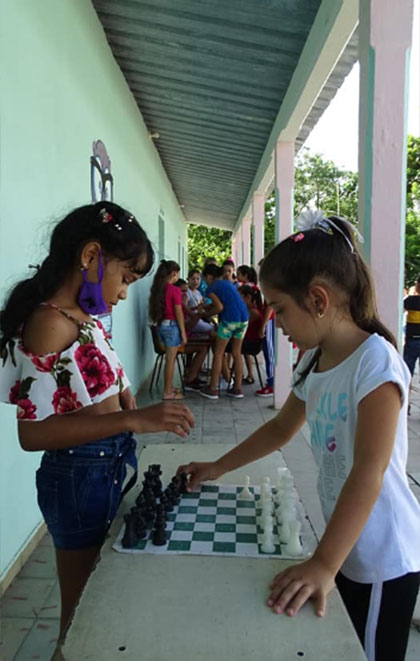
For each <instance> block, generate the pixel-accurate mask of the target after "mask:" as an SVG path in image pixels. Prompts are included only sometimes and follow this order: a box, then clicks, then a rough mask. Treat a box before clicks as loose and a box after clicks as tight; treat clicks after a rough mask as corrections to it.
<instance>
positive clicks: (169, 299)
mask: <svg viewBox="0 0 420 661" xmlns="http://www.w3.org/2000/svg"><path fill="white" fill-rule="evenodd" d="M179 271H180V267H179V264H177V263H176V262H173V261H167V260H166V259H162V261H161V262H160V264H159V267H158V269H157V271H156V273H155V277H154V280H153V284H152V287H151V290H150V300H149V314H150V318H151V320H152V321H153V322H154V323H155V324H157V332H158V335H159V339H160V341H161V342H162V344H163V346H164V347H165V371H164V385H163V395H162V399H164V400H168V399H183V398H184V396H183V394H182V393H180V392H179V391H177V390H175V389H174V387H173V378H174V367H175V360H176V356H177V353H178V350H179V348H180V346H182V345H183V344H186V343H187V334H186V332H185V323H184V313H183V311H182V293H181V290H180V289H179V288H178V287H175V285H174V283H175V282H176V281H177V280H178V278H179Z"/></svg>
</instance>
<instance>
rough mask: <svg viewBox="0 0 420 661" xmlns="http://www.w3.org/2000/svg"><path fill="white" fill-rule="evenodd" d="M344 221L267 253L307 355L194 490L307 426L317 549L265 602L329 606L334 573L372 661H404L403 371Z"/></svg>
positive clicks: (413, 576)
mask: <svg viewBox="0 0 420 661" xmlns="http://www.w3.org/2000/svg"><path fill="white" fill-rule="evenodd" d="M349 226H350V224H349V223H348V224H347V222H346V221H344V220H342V219H339V218H335V217H331V218H327V219H326V218H323V217H322V215H320V214H319V213H318V214H317V215H316V216H315V219H313V221H312V222H311V224H310V225H309V228H308V229H306V231H300V232H298V233H297V234H294V235H292V236H291V237H289V238H287V239H285V240H284V241H282V242H281V243H280V244H279V245H278V246H276V247H275V248H274V249H273V250H272V251H271V253H270V254H269V255H268V256H267V257H266V259H265V260H264V263H263V265H262V269H261V281H262V283H263V291H264V295H265V298H266V300H267V302H268V303H269V304H270V305H272V306H273V308H274V311H275V313H276V321H277V326H278V327H279V328H280V329H281V330H282V332H283V334H284V335H286V336H288V339H289V341H292V340H294V341H295V342H296V343H297V345H298V346H299V348H300V349H302V350H303V351H305V352H306V353H305V354H304V356H303V358H302V359H301V361H300V363H299V365H298V367H297V369H296V371H295V372H294V376H293V384H292V385H293V391H292V392H291V393H290V395H289V397H288V399H287V400H286V402H285V404H284V405H283V408H282V409H281V411H280V412H279V413H278V414H277V416H276V417H275V418H274V419H273V420H271V421H270V422H268V423H266V424H265V425H263V426H262V427H260V429H258V430H257V431H256V432H255V433H254V434H252V435H251V436H250V437H249V438H248V439H246V440H245V441H244V442H243V443H242V444H241V445H239V446H237V447H236V448H235V449H234V450H232V451H231V452H229V453H228V454H226V455H225V456H223V457H221V458H220V459H219V460H218V461H215V462H213V463H191V464H188V465H187V466H184V467H183V470H186V471H187V472H188V473H189V474H190V487H191V489H193V488H194V487H195V486H196V485H197V484H198V483H199V482H201V481H203V480H206V479H217V478H218V477H220V475H222V474H224V473H226V472H227V471H230V470H232V469H235V468H238V467H240V466H244V465H245V464H247V463H248V462H250V461H254V460H256V459H258V458H259V457H262V456H265V455H267V454H268V453H270V452H272V451H273V450H278V449H279V448H281V447H282V446H283V445H285V443H287V442H288V441H290V439H291V438H292V437H293V436H294V435H295V434H296V433H297V431H298V430H299V429H300V427H301V426H302V425H303V423H304V422H305V418H306V420H307V422H308V423H309V426H310V430H311V445H312V449H313V453H314V457H315V460H316V461H317V464H318V466H319V479H318V491H319V496H320V500H321V505H322V508H323V512H324V516H325V519H326V521H327V526H326V530H325V533H324V535H323V537H322V539H321V541H320V543H319V545H318V548H317V550H316V551H315V553H314V555H313V556H312V557H311V558H310V559H309V560H307V561H305V562H303V563H301V564H298V565H295V566H292V567H289V568H288V569H286V570H285V571H282V572H280V574H277V576H276V577H275V578H274V580H273V582H272V584H271V586H270V590H271V593H270V596H269V599H268V602H267V603H268V605H269V606H270V607H271V608H272V609H273V610H274V611H275V612H277V613H283V612H286V613H287V614H288V615H295V614H296V613H297V612H298V611H299V609H300V608H301V606H302V605H303V604H304V603H305V602H306V601H307V600H308V599H309V598H313V599H315V601H316V612H317V614H318V615H320V616H322V615H324V614H325V610H326V600H327V595H328V594H329V592H330V591H331V590H332V588H333V586H334V579H335V581H336V583H337V587H338V589H339V591H340V593H341V596H342V598H343V601H344V603H345V605H346V607H347V609H348V611H349V614H350V617H351V619H352V621H353V624H354V627H355V629H356V631H357V633H358V635H359V637H360V640H361V642H362V644H363V645H364V647H365V651H366V654H367V657H368V659H369V660H370V661H373V660H374V659H375V658H376V659H377V660H381V661H382V660H385V659H392V660H393V661H403V659H404V655H405V649H406V645H407V639H408V632H409V627H410V620H411V615H412V612H413V609H414V605H415V601H416V596H417V592H418V588H419V576H420V574H419V570H420V508H419V505H418V503H417V501H416V499H415V497H414V495H413V494H412V492H411V490H410V488H409V485H408V481H407V476H406V473H405V466H406V459H407V421H406V414H407V399H408V385H409V380H410V375H409V372H408V370H407V368H406V366H405V363H404V362H403V360H402V359H401V357H400V356H399V354H398V352H397V351H396V349H395V341H394V339H393V337H392V335H391V333H390V332H389V331H388V330H387V329H386V328H385V327H384V326H383V325H382V324H381V323H380V321H379V320H378V318H377V316H376V306H375V298H374V292H373V289H372V284H371V280H370V276H369V273H368V271H367V268H366V266H365V264H364V263H363V261H362V259H361V257H360V255H359V254H358V253H357V251H356V248H355V246H354V242H353V234H352V231H351V229H350V228H349Z"/></svg>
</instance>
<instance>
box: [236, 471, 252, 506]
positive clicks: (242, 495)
mask: <svg viewBox="0 0 420 661" xmlns="http://www.w3.org/2000/svg"><path fill="white" fill-rule="evenodd" d="M250 481H251V480H250V477H249V475H247V476H246V477H245V486H244V488H243V489H242V491H240V492H239V494H238V499H239V500H253V499H254V495H253V493H252V492H251V491H250V490H249V484H250Z"/></svg>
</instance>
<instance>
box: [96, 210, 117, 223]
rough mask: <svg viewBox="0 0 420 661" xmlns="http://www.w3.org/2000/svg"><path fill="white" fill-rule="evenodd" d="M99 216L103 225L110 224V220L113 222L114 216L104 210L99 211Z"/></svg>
mask: <svg viewBox="0 0 420 661" xmlns="http://www.w3.org/2000/svg"><path fill="white" fill-rule="evenodd" d="M99 215H100V217H101V220H102V222H103V223H110V222H111V220H114V216H113V215H112V214H111V213H109V211H107V210H106V209H105V208H103V209H100V210H99Z"/></svg>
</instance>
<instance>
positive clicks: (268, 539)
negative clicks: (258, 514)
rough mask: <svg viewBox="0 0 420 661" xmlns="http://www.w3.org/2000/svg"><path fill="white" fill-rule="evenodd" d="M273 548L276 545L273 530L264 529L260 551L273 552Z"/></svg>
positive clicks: (274, 548)
mask: <svg viewBox="0 0 420 661" xmlns="http://www.w3.org/2000/svg"><path fill="white" fill-rule="evenodd" d="M275 550H276V546H275V544H274V539H273V532H272V531H271V530H264V535H263V541H262V544H261V551H262V552H263V553H274V551H275Z"/></svg>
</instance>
